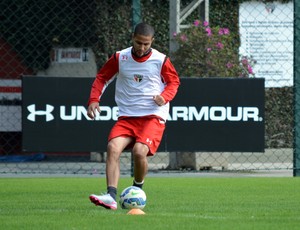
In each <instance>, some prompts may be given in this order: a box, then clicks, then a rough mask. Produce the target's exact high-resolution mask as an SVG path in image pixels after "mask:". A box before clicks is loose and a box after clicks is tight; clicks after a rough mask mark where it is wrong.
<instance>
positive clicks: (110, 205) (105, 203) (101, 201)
mask: <svg viewBox="0 0 300 230" xmlns="http://www.w3.org/2000/svg"><path fill="white" fill-rule="evenodd" d="M90 200H91V202H92V203H94V204H95V205H97V206H102V207H104V208H106V209H113V210H116V209H117V202H116V201H115V200H114V198H112V197H111V195H110V194H105V195H100V196H97V195H94V194H92V195H90Z"/></svg>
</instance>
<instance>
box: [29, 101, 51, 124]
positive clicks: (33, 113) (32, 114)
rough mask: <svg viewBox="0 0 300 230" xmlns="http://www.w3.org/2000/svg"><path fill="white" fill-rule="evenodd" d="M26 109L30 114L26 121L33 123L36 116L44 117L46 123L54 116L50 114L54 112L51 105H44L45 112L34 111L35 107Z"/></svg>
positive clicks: (31, 106) (30, 106)
mask: <svg viewBox="0 0 300 230" xmlns="http://www.w3.org/2000/svg"><path fill="white" fill-rule="evenodd" d="M27 109H28V111H29V112H30V114H29V115H28V116H27V119H28V120H30V121H35V116H36V115H44V116H46V121H52V120H53V119H54V116H53V115H52V114H51V112H52V111H53V110H54V107H53V106H52V105H48V104H46V110H35V105H29V106H27Z"/></svg>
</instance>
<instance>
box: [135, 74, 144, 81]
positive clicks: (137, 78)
mask: <svg viewBox="0 0 300 230" xmlns="http://www.w3.org/2000/svg"><path fill="white" fill-rule="evenodd" d="M133 79H134V81H135V82H141V81H142V80H143V75H140V74H135V75H133Z"/></svg>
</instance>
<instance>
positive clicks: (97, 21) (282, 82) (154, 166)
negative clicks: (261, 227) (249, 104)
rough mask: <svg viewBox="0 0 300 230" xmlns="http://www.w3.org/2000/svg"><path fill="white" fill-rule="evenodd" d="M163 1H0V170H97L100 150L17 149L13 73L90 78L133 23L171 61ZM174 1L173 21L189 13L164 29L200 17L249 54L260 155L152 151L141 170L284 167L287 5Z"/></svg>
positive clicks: (289, 35) (289, 148) (289, 62)
mask: <svg viewBox="0 0 300 230" xmlns="http://www.w3.org/2000/svg"><path fill="white" fill-rule="evenodd" d="M170 2H171V1H163V0H151V1H150V0H141V1H134V0H133V1H129V0H118V1H111V0H106V1H100V0H87V1H79V0H72V1H58V0H48V1H44V2H43V3H41V1H37V0H22V1H20V0H2V1H1V3H0V8H1V9H2V11H1V14H0V20H1V25H0V30H1V37H0V47H1V48H0V54H1V55H0V168H1V170H0V173H90V174H99V173H100V174H102V173H104V172H105V158H106V153H98V152H79V153H78V152H74V153H64V152H38V153H36V152H30V153H28V152H23V151H22V115H21V103H22V76H23V75H36V76H51V77H52V76H54V77H94V76H95V75H96V72H97V70H98V69H99V68H100V67H101V66H102V65H103V63H104V62H105V61H106V60H107V59H108V57H110V55H112V54H113V53H114V52H115V51H117V50H121V49H123V48H125V47H127V46H130V38H131V31H132V28H133V25H134V24H135V23H136V22H137V21H139V20H143V21H147V22H149V23H150V24H152V25H153V26H154V28H155V29H156V39H155V42H154V44H153V46H154V47H155V48H156V49H158V50H160V51H161V52H164V53H167V54H170V55H171V57H172V52H171V51H170V49H169V47H170V46H169V42H170V40H171V41H172V39H173V38H172V37H171V38H170V34H172V33H173V32H172V31H170V29H169V28H170V24H171V22H172V20H175V19H173V18H172V17H171V18H170V15H174V14H170V10H174V8H172V7H170V4H171V3H170ZM174 2H175V0H174ZM176 2H178V3H180V7H179V8H177V10H179V12H177V13H178V14H179V17H180V15H181V16H184V15H186V14H185V13H186V12H188V11H189V10H190V14H188V16H186V17H184V18H182V20H180V26H179V27H178V28H179V30H180V31H174V33H175V32H184V30H185V29H186V28H189V27H190V26H192V25H193V23H194V22H195V21H197V20H199V21H200V22H201V23H202V22H204V20H205V19H208V18H209V25H210V26H211V27H218V28H228V31H230V36H232V37H233V39H234V41H235V46H234V47H235V52H236V53H237V55H238V56H239V57H245V56H247V57H249V58H251V60H252V62H251V63H250V62H249V63H246V64H247V67H249V68H251V69H249V68H248V71H251V72H252V71H253V73H254V74H253V75H254V77H258V78H261V77H262V78H265V152H252V153H249V152H197V153H194V152H193V153H187V152H184V153H183V152H171V153H169V152H159V153H157V154H156V155H155V157H152V158H149V170H150V171H152V172H157V171H170V170H180V171H184V172H185V171H198V170H220V171H222V170H223V171H225V170H226V171H228V170H229V171H240V170H272V169H276V170H278V169H279V170H281V169H289V170H292V169H293V152H294V135H293V130H294V123H293V122H294V120H293V119H294V103H293V99H294V84H293V78H294V73H293V71H294V59H293V58H294V41H293V37H294V2H293V1H263V2H261V1H222V0H211V1H191V0H181V1H176ZM196 4H197V7H194V8H193V7H192V6H193V5H196ZM203 52H204V51H203ZM64 55H65V56H64ZM63 56H64V57H65V59H64V60H63V59H62V57H63ZM240 60H241V59H239V61H240ZM244 64H245V63H244ZM252 64H254V65H252ZM227 67H229V65H228V66H227ZM175 68H176V65H175ZM182 74H184V73H182ZM182 74H181V76H182ZM186 77H189V76H186ZM198 77H203V76H198ZM233 77H236V76H233ZM250 77H251V76H250ZM45 87H47V86H45ZM254 93H255V92H254ZM87 97H88V95H87ZM131 164H132V162H131V154H130V153H129V152H126V153H124V154H123V155H122V157H121V171H122V173H128V172H129V171H130V170H131V167H132V165H131Z"/></svg>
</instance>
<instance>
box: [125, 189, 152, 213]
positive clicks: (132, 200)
mask: <svg viewBox="0 0 300 230" xmlns="http://www.w3.org/2000/svg"><path fill="white" fill-rule="evenodd" d="M146 199H147V198H146V194H145V192H144V191H143V190H142V189H140V188H139V187H136V186H130V187H128V188H125V189H124V190H123V191H122V193H121V195H120V200H119V203H120V205H121V207H122V208H123V209H133V208H138V209H143V208H144V207H145V206H146Z"/></svg>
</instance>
